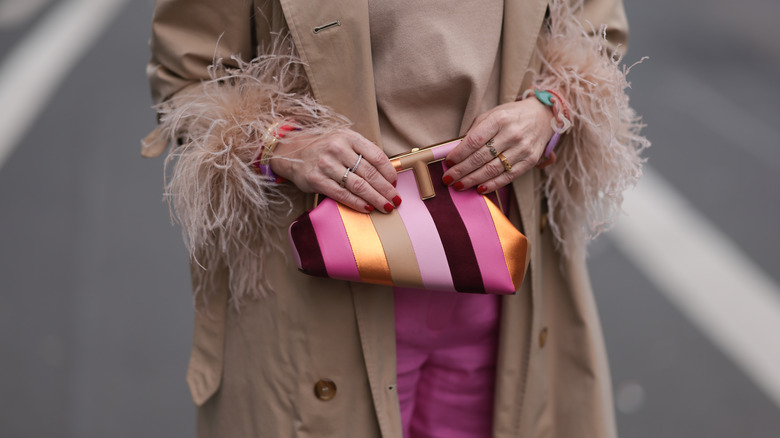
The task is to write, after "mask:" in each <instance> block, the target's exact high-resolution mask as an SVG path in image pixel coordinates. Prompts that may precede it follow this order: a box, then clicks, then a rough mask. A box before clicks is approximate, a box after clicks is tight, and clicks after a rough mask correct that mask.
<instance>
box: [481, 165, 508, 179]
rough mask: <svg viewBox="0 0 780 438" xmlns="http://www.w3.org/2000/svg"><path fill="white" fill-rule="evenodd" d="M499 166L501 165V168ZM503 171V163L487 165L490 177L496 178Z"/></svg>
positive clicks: (486, 168) (486, 171) (486, 169)
mask: <svg viewBox="0 0 780 438" xmlns="http://www.w3.org/2000/svg"><path fill="white" fill-rule="evenodd" d="M499 166H501V167H500V168H499ZM503 172H504V166H503V165H500V164H499V165H496V164H490V165H487V166H485V174H487V176H488V178H489V179H493V178H496V177H498V176H500V175H501V174H502V173H503Z"/></svg>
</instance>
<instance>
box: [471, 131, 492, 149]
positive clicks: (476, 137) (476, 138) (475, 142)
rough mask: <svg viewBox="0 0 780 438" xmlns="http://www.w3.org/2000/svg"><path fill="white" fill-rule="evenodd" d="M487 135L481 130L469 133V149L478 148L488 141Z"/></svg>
mask: <svg viewBox="0 0 780 438" xmlns="http://www.w3.org/2000/svg"><path fill="white" fill-rule="evenodd" d="M486 137H487V136H486V135H485V134H483V133H481V132H475V133H473V134H471V135H469V137H468V138H467V139H466V140H467V143H466V146H467V147H468V148H469V149H472V150H476V149H478V148H479V147H480V146H482V145H483V144H485V143H487V141H488V140H489V139H488V138H486Z"/></svg>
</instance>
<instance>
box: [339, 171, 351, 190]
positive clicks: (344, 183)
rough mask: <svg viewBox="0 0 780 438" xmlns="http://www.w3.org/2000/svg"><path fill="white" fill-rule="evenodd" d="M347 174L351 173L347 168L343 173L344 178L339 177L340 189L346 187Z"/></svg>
mask: <svg viewBox="0 0 780 438" xmlns="http://www.w3.org/2000/svg"><path fill="white" fill-rule="evenodd" d="M349 172H352V170H350V168H349V167H347V171H346V172H344V176H342V177H341V187H346V186H347V177H348V176H349Z"/></svg>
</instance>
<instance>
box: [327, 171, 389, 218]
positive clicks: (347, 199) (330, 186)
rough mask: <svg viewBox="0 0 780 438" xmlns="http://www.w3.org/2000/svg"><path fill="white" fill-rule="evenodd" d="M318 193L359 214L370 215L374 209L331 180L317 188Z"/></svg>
mask: <svg viewBox="0 0 780 438" xmlns="http://www.w3.org/2000/svg"><path fill="white" fill-rule="evenodd" d="M348 179H349V177H348ZM318 192H319V193H321V194H323V195H325V196H327V197H328V198H330V199H333V200H334V201H336V202H338V203H339V204H343V205H346V206H347V207H349V208H351V209H353V210H355V211H359V212H361V213H371V212H372V211H374V209H375V207H374V206H373V205H371V204H369V203H367V202H366V201H365V200H364V199H362V198H361V197H359V196H357V195H355V194H354V193H352V192H350V191H349V190H348V189H347V188H346V187H341V185H340V184H339V183H337V182H336V181H334V180H332V179H328V181H327V182H324V183H323V184H322V186H321V187H320V188H319V190H318Z"/></svg>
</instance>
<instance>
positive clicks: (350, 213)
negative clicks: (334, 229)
mask: <svg viewBox="0 0 780 438" xmlns="http://www.w3.org/2000/svg"><path fill="white" fill-rule="evenodd" d="M338 206H339V213H340V214H341V220H342V221H343V222H344V228H346V230H347V237H348V238H349V243H350V245H352V254H354V255H355V262H357V268H358V273H359V274H360V279H361V280H362V281H365V282H366V283H374V284H384V285H387V286H392V285H393V281H392V279H391V277H390V268H389V267H388V266H387V258H386V257H385V251H384V249H382V242H381V241H380V240H379V235H378V234H377V233H376V229H374V223H373V222H371V218H370V217H369V215H367V214H365V213H358V212H356V211H355V210H353V209H351V208H349V207H345V206H343V205H341V204H338ZM378 214H381V213H378Z"/></svg>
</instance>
